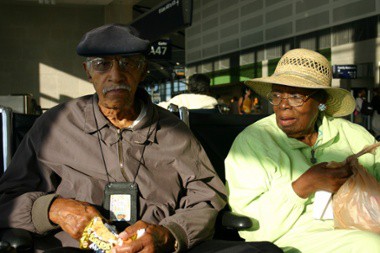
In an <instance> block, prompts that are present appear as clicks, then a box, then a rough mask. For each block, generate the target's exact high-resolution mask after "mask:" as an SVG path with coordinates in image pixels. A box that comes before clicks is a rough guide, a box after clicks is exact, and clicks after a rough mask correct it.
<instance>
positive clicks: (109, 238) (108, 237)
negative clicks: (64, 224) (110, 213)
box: [79, 217, 123, 253]
mask: <svg viewBox="0 0 380 253" xmlns="http://www.w3.org/2000/svg"><path fill="white" fill-rule="evenodd" d="M122 243H123V241H122V239H120V238H119V237H118V235H117V232H116V229H115V228H114V227H113V226H110V225H108V224H107V223H103V220H102V218H101V217H94V218H93V219H92V220H91V222H90V223H89V224H88V225H87V226H86V228H85V229H84V231H83V234H82V237H81V239H80V241H79V247H80V248H81V249H92V250H94V251H95V252H96V253H109V252H111V248H112V247H113V246H115V245H121V244H122Z"/></svg>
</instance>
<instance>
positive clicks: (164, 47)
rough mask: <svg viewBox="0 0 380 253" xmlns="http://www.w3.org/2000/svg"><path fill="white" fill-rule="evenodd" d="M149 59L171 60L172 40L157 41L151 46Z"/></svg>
mask: <svg viewBox="0 0 380 253" xmlns="http://www.w3.org/2000/svg"><path fill="white" fill-rule="evenodd" d="M149 57H150V58H152V59H165V60H166V59H171V57H172V48H171V44H170V40H157V41H155V42H153V43H152V44H151V46H150V51H149Z"/></svg>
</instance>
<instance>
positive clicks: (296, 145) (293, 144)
mask: <svg viewBox="0 0 380 253" xmlns="http://www.w3.org/2000/svg"><path fill="white" fill-rule="evenodd" d="M331 120H333V118H332V117H330V116H327V115H324V114H320V115H319V117H318V120H317V124H318V132H319V134H318V139H317V141H316V142H315V143H316V144H314V147H309V146H308V145H306V144H305V143H303V142H301V141H299V140H297V139H294V138H289V137H287V136H286V134H285V133H284V132H283V131H282V130H280V131H281V132H282V135H283V138H284V140H285V142H287V144H288V146H289V147H290V148H291V149H302V148H323V147H325V146H326V145H327V146H329V145H331V143H333V142H334V141H335V140H336V138H339V132H338V129H337V128H336V126H335V125H331V124H330V121H331ZM276 126H277V125H276ZM277 128H278V129H280V128H279V127H277Z"/></svg>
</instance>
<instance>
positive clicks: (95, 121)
mask: <svg viewBox="0 0 380 253" xmlns="http://www.w3.org/2000/svg"><path fill="white" fill-rule="evenodd" d="M135 96H136V100H140V101H142V103H143V104H144V106H145V107H146V109H147V110H146V115H145V117H143V118H142V119H141V121H140V122H139V123H138V124H136V125H135V126H133V127H132V129H121V131H132V132H133V134H132V138H131V141H133V142H134V143H136V144H145V143H146V142H147V141H148V142H155V140H156V133H157V125H158V119H159V117H158V110H157V107H156V106H155V105H154V104H153V103H152V101H151V99H150V96H149V94H148V93H147V92H146V91H145V90H144V89H143V88H140V87H139V88H138V89H137V91H136V95H135ZM94 115H95V117H94ZM84 117H85V123H84V132H85V133H87V134H94V133H96V132H99V133H100V134H101V136H102V140H103V141H104V142H105V143H107V144H109V145H112V144H114V143H116V142H117V141H118V138H119V137H118V134H115V133H116V132H117V131H118V129H117V128H116V127H115V126H113V125H112V124H111V123H110V122H109V121H108V120H107V118H106V117H105V116H104V115H103V113H102V112H101V111H100V109H99V106H98V96H97V95H96V94H94V95H93V96H92V99H89V100H88V102H87V104H86V106H85V108H84ZM110 129H114V131H110Z"/></svg>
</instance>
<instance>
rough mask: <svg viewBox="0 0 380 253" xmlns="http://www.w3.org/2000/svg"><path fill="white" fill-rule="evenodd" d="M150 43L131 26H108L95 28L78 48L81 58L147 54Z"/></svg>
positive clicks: (83, 38)
mask: <svg viewBox="0 0 380 253" xmlns="http://www.w3.org/2000/svg"><path fill="white" fill-rule="evenodd" d="M149 44H150V42H149V41H148V40H144V39H142V38H140V37H139V35H138V32H137V30H136V29H135V28H133V27H131V26H125V25H121V24H108V25H103V26H100V27H98V28H95V29H93V30H91V31H89V32H87V33H86V34H85V35H83V37H82V39H81V41H80V42H79V44H78V46H77V54H78V55H81V56H103V55H132V54H146V53H147V52H148V49H149Z"/></svg>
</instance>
